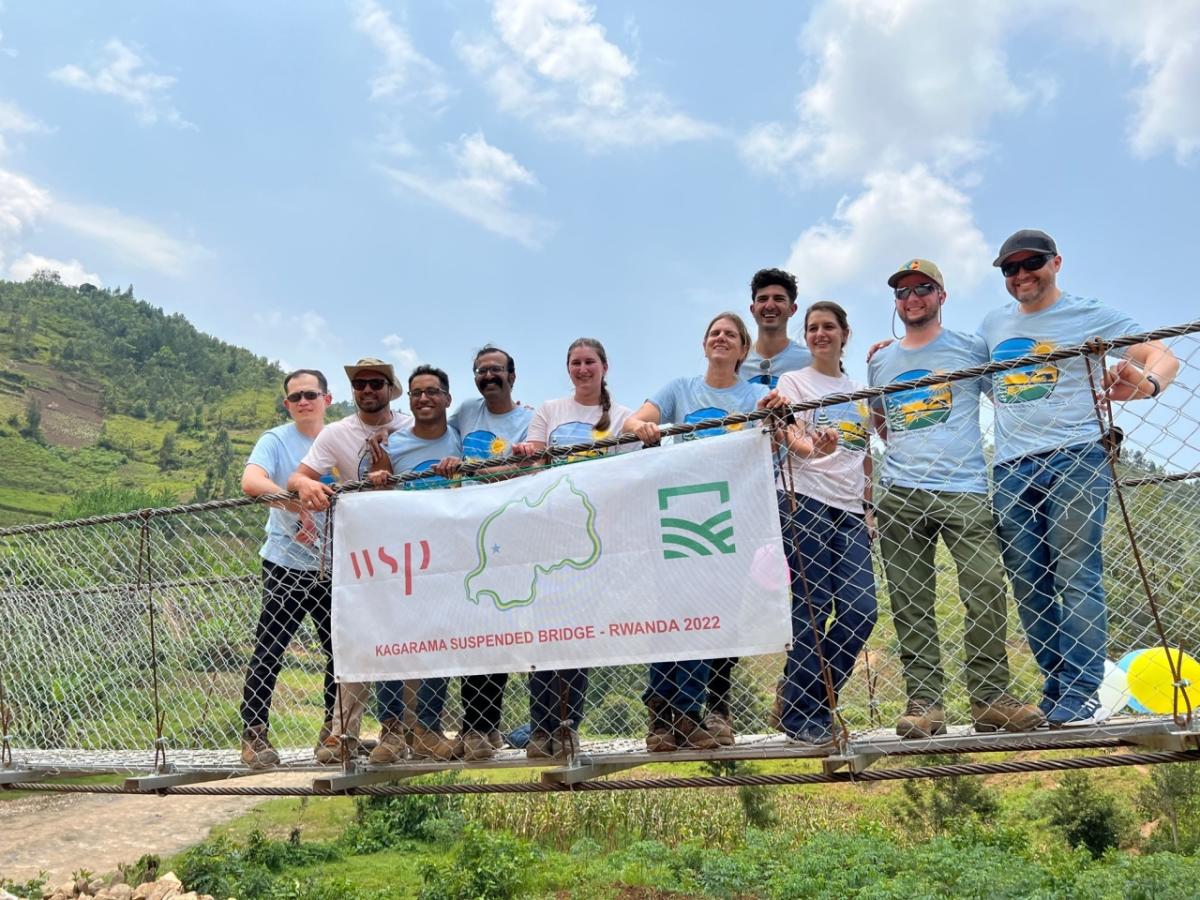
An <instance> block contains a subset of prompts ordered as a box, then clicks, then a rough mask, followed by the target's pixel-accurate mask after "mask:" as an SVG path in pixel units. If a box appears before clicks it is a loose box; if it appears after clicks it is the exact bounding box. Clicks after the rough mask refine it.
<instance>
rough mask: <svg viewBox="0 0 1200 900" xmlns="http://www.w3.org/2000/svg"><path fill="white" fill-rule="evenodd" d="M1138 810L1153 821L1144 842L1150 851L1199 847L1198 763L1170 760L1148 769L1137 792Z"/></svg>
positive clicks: (1176, 851)
mask: <svg viewBox="0 0 1200 900" xmlns="http://www.w3.org/2000/svg"><path fill="white" fill-rule="evenodd" d="M1137 806H1138V810H1139V811H1140V812H1141V813H1142V815H1143V816H1146V817H1147V818H1148V819H1149V820H1151V821H1153V822H1154V823H1155V824H1156V827H1155V829H1154V831H1153V832H1152V833H1151V835H1150V837H1149V838H1148V839H1147V841H1146V849H1147V850H1149V851H1151V852H1157V851H1160V850H1171V851H1173V852H1175V853H1186V854H1193V853H1195V852H1196V851H1197V850H1200V766H1196V765H1194V764H1193V763H1171V764H1169V765H1162V766H1155V767H1154V768H1153V769H1151V770H1150V781H1149V782H1147V783H1146V784H1145V785H1143V787H1142V789H1141V791H1139V792H1138V798H1137Z"/></svg>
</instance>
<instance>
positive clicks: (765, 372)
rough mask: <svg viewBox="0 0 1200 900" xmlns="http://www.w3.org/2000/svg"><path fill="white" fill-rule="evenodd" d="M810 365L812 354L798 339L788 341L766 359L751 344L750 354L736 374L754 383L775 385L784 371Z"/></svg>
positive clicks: (791, 370)
mask: <svg viewBox="0 0 1200 900" xmlns="http://www.w3.org/2000/svg"><path fill="white" fill-rule="evenodd" d="M811 365H812V354H811V353H809V352H808V348H807V347H805V346H804V345H803V344H801V343H799V342H798V341H789V342H788V345H787V346H786V347H784V348H783V349H782V350H780V351H779V352H778V353H776V354H775V355H774V356H771V357H768V358H767V359H763V358H762V357H761V356H759V355H758V351H757V350H755V349H754V345H753V344H751V345H750V354H749V355H748V356H747V357H746V359H745V361H744V362H743V363H742V367H741V368H740V369H738V374H739V375H741V376H742V377H743V378H744V379H746V380H747V381H751V382H753V383H755V384H765V385H767V387H775V386H776V385H777V384H779V376H780V375H782V374H783V373H784V372H798V371H799V370H800V369H803V368H806V367H808V366H811Z"/></svg>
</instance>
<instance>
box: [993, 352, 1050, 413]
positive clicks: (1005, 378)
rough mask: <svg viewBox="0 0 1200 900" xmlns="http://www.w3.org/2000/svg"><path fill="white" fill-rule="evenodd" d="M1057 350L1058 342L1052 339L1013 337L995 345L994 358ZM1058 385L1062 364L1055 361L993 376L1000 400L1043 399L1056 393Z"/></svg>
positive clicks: (1018, 401) (1010, 357) (994, 390)
mask: <svg viewBox="0 0 1200 900" xmlns="http://www.w3.org/2000/svg"><path fill="white" fill-rule="evenodd" d="M1053 350H1054V344H1053V343H1051V342H1050V341H1038V340H1034V339H1033V338H1009V339H1008V340H1007V341H1001V342H1000V343H999V344H997V345H996V346H995V348H993V350H992V360H993V361H996V362H1000V361H1003V360H1008V359H1018V358H1020V357H1022V356H1030V355H1032V354H1035V353H1050V352H1051V351H1053ZM1056 384H1058V366H1056V365H1054V363H1042V364H1041V365H1035V366H1022V367H1021V368H1019V369H1010V370H1009V371H1007V372H997V373H995V374H994V375H993V376H992V389H993V395H994V398H995V400H996V402H997V403H1027V402H1029V401H1030V400H1041V399H1042V398H1044V397H1049V396H1050V395H1051V394H1053V393H1054V386H1055V385H1056Z"/></svg>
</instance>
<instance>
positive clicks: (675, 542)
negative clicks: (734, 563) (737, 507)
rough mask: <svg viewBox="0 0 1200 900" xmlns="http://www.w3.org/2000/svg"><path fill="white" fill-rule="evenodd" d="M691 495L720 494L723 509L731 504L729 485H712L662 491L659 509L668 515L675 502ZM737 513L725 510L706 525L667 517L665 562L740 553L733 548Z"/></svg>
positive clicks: (711, 482)
mask: <svg viewBox="0 0 1200 900" xmlns="http://www.w3.org/2000/svg"><path fill="white" fill-rule="evenodd" d="M690 494H716V495H717V497H718V498H719V500H720V503H721V505H722V506H724V505H726V504H728V503H729V482H728V481H710V482H708V483H707V484H687V485H683V486H682V487H672V488H660V489H659V491H658V508H659V510H660V511H663V512H665V511H666V509H667V507H668V506H670V503H671V500H672V499H673V498H677V497H684V496H688V495H690ZM731 519H733V510H731V509H723V510H721V511H719V512H717V513H714V514H713V515H711V516H709V517H708V518H707V519H705V520H704V521H703V522H694V521H692V520H691V519H684V518H680V517H678V516H663V517H662V518H661V519H659V520H658V521H659V525H661V526H662V542H663V559H687V558H689V557H692V556H712V555H713V551H716V552H717V553H736V552H737V548H736V547H734V545H733V524H732V522H731V521H730V520H731Z"/></svg>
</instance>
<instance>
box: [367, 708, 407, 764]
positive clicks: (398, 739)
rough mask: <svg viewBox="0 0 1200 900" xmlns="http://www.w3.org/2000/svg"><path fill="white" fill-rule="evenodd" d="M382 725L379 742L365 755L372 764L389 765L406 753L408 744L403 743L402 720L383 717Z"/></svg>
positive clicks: (402, 757) (398, 760) (396, 761)
mask: <svg viewBox="0 0 1200 900" xmlns="http://www.w3.org/2000/svg"><path fill="white" fill-rule="evenodd" d="M382 725H383V730H382V731H380V733H379V742H378V743H377V744H376V745H375V747H374V749H372V750H371V755H370V756H369V757H367V760H368V762H370V763H371V765H373V766H390V765H392V764H393V763H398V762H400V761H401V760H403V759H404V758H405V757H406V756H407V755H408V746H407V745H406V744H405V743H404V722H403V721H402V720H400V719H384V720H383V722H382Z"/></svg>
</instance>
